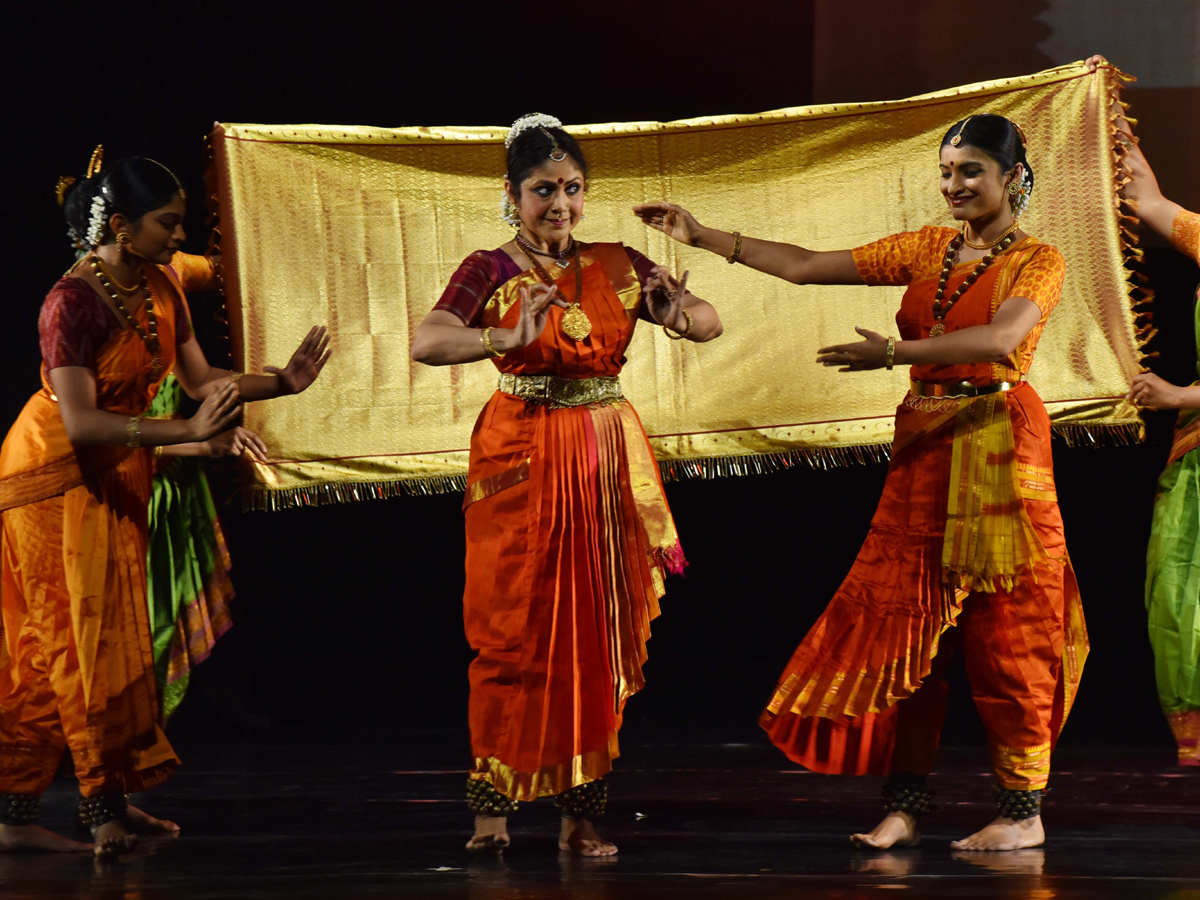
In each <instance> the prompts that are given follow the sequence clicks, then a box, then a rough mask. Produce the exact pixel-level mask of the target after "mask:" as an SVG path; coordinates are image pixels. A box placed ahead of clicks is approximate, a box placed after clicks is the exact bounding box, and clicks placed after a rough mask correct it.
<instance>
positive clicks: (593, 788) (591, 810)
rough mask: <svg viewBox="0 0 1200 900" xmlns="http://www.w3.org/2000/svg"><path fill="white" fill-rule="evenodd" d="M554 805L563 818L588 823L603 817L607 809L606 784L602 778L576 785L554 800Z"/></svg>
mask: <svg viewBox="0 0 1200 900" xmlns="http://www.w3.org/2000/svg"><path fill="white" fill-rule="evenodd" d="M554 805H555V806H557V807H558V808H559V810H560V811H561V812H562V814H563V815H564V816H569V817H570V818H572V819H587V820H589V821H591V820H593V819H597V818H599V817H600V816H602V815H604V810H605V809H606V808H607V807H608V782H607V781H605V780H604V779H603V778H599V779H597V780H596V781H589V782H587V783H586V784H580V785H576V786H575V787H573V788H571V789H570V790H569V791H563V792H562V793H561V794H559V795H558V796H557V797H555V798H554Z"/></svg>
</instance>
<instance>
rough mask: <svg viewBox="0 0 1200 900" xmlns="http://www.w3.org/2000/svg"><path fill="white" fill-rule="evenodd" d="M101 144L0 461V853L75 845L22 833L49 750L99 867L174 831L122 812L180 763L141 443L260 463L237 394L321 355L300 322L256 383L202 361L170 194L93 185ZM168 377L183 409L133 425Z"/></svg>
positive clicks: (149, 449) (192, 263)
mask: <svg viewBox="0 0 1200 900" xmlns="http://www.w3.org/2000/svg"><path fill="white" fill-rule="evenodd" d="M99 152H100V151H99V150H97V154H96V155H95V156H93V161H92V164H90V165H89V167H88V177H87V178H86V179H84V180H83V181H82V182H81V183H79V184H76V185H75V186H74V187H73V188H72V189H71V191H70V193H69V194H67V196H66V198H65V210H64V211H65V213H66V217H67V221H68V224H69V225H70V228H71V231H72V234H73V236H74V237H75V239H76V242H77V245H79V246H80V247H81V249H82V250H83V251H84V255H83V256H82V257H81V258H80V260H79V262H78V263H77V264H76V265H75V267H74V268H73V269H72V271H71V273H70V274H69V275H68V276H67V277H65V278H63V279H61V280H60V281H58V283H57V284H55V285H54V287H53V289H52V290H51V291H50V293H49V294H48V295H47V297H46V301H45V303H44V304H43V305H42V311H41V317H40V319H39V333H40V336H41V347H42V358H43V364H42V388H41V390H39V391H38V392H37V393H36V394H34V395H33V396H32V397H31V398H30V400H29V402H28V403H26V404H25V408H24V409H23V410H22V412H21V415H20V417H19V418H18V419H17V421H16V423H15V424H14V425H13V427H12V428H11V430H10V431H9V433H8V437H7V438H6V439H5V441H4V446H3V450H0V510H2V512H0V610H2V612H3V641H2V642H0V849H3V850H9V849H19V848H34V849H42V850H59V851H70V850H78V849H89V845H87V844H80V843H77V842H75V841H69V840H67V839H66V838H63V837H60V836H59V835H57V834H54V833H53V832H50V831H47V830H46V829H43V828H41V827H40V826H38V825H36V824H34V823H35V822H36V819H37V809H38V798H39V796H40V795H41V793H42V792H43V791H44V790H45V789H46V787H47V786H48V785H49V783H50V780H51V779H52V778H53V776H54V772H55V770H56V769H57V768H58V761H59V757H60V756H61V755H62V750H63V747H64V746H67V747H69V748H70V750H71V755H72V757H73V759H74V762H75V772H76V775H77V777H78V779H79V788H80V794H81V799H80V805H79V817H80V819H81V820H82V821H83V822H84V823H85V824H87V825H88V826H90V828H91V830H92V836H93V839H94V844H93V845H92V848H94V852H95V853H96V854H97V855H110V854H114V853H118V852H120V851H122V850H124V849H127V848H129V847H130V846H132V843H133V841H134V840H135V838H134V833H135V832H138V831H151V832H154V831H157V832H165V833H175V832H177V831H178V828H177V827H176V826H175V825H174V824H173V823H170V822H164V821H160V820H158V819H154V818H152V817H150V816H148V815H147V814H145V813H144V812H142V811H140V810H138V809H137V808H135V807H133V806H129V805H128V804H127V801H126V795H127V793H129V792H131V791H139V790H143V789H146V788H150V787H153V786H155V785H157V784H160V783H161V782H163V781H164V780H165V779H166V778H167V777H168V776H169V774H170V773H171V771H172V770H173V769H174V768H175V766H177V765H178V763H179V760H178V759H177V758H176V756H175V752H174V750H172V749H171V745H170V744H169V743H168V742H167V740H166V737H165V736H164V735H163V733H162V729H161V728H160V727H159V721H158V716H159V703H158V698H157V696H156V690H155V673H154V658H153V653H152V647H151V640H150V629H149V623H148V621H147V600H146V541H147V504H148V502H149V499H150V485H151V479H152V477H153V461H154V454H153V449H154V448H155V447H159V446H165V445H171V444H182V443H187V442H192V441H203V440H209V441H211V442H213V443H216V444H219V445H220V447H221V451H220V452H222V453H238V452H241V450H242V449H243V448H245V449H247V450H249V451H250V452H259V453H261V452H263V450H264V448H263V447H262V444H261V441H259V440H258V438H257V437H256V436H254V435H252V434H250V433H249V432H246V431H244V430H243V429H241V428H231V425H232V423H233V420H234V418H235V417H236V416H237V415H238V412H239V410H240V408H241V402H242V401H245V400H262V399H267V398H270V397H278V396H283V395H286V394H292V393H297V392H299V391H303V390H304V389H305V388H307V387H308V386H309V385H310V384H312V382H313V380H314V379H315V378H316V377H317V375H318V374H319V372H320V371H321V368H322V366H323V365H324V364H325V360H326V359H327V358H328V351H327V345H328V340H327V339H326V338H325V335H324V329H313V330H312V331H311V332H310V333H309V335H308V336H307V337H306V338H305V339H304V341H303V342H302V343H301V345H300V347H299V349H298V350H297V351H296V353H295V354H294V355H293V356H292V359H291V361H290V362H289V363H288V366H287V368H285V369H271V370H269V371H271V372H273V373H274V374H271V375H247V376H245V377H243V378H241V379H240V381H239V380H238V379H237V378H236V377H231V375H232V373H230V372H228V371H225V370H223V369H215V368H213V367H211V366H209V365H208V363H207V361H206V360H205V359H204V354H203V352H202V351H201V350H200V347H199V345H198V344H197V342H196V340H195V338H194V336H193V335H192V333H191V328H190V326H189V324H188V318H187V311H186V309H187V308H186V301H185V299H184V293H183V285H185V284H196V283H197V282H198V281H203V280H204V279H205V277H208V278H211V277H212V266H213V264H212V262H210V261H208V260H204V259H200V258H197V257H186V256H177V255H176V251H178V249H179V246H180V244H181V243H182V242H183V239H184V233H183V224H182V223H183V215H184V192H183V189H182V188H181V187H180V185H179V182H178V180H177V179H176V178H175V176H174V175H173V174H172V173H171V172H170V171H169V170H168V169H167V168H166V167H164V166H162V165H161V164H159V163H157V162H155V161H153V160H149V159H143V158H140V157H133V158H130V159H125V160H121V161H120V162H118V163H117V164H116V165H115V166H114V167H112V168H111V169H110V170H108V171H105V172H103V173H102V172H101V171H100V161H99V160H100V157H99ZM173 257H174V258H175V262H174V265H175V267H176V268H174V269H173V268H172V267H171V264H172V258H173ZM180 273H182V274H180ZM172 371H174V372H175V374H176V376H177V377H178V378H179V381H180V383H181V384H182V385H183V387H184V389H185V390H186V391H187V392H188V393H189V394H190V395H191V396H192V397H194V398H196V399H198V400H201V401H202V402H201V405H200V408H199V410H198V411H197V412H196V414H195V415H194V416H192V417H191V418H190V419H179V420H151V419H145V418H144V416H145V413H146V411H147V409H148V408H149V406H150V402H151V400H152V399H153V397H154V394H155V392H156V391H157V389H158V386H159V385H160V384H161V382H162V380H163V379H164V378H166V376H167V375H168V374H170V373H171V372H172Z"/></svg>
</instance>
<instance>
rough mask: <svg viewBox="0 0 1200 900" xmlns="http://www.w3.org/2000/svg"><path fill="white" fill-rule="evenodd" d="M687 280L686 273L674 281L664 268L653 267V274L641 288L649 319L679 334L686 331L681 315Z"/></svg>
mask: <svg viewBox="0 0 1200 900" xmlns="http://www.w3.org/2000/svg"><path fill="white" fill-rule="evenodd" d="M687 280H688V273H687V272H684V273H683V277H682V278H680V279H679V280H678V281H676V280H675V278H674V277H673V276H672V275H671V272H670V270H669V269H667V267H666V266H655V267H654V271H653V274H652V275H651V276H650V278H648V279H647V280H646V286H645V287H644V288H642V293H643V294H645V296H646V309H647V311H648V312H649V313H650V318H652V319H653V320H654V321H655V322H657V323H658V324H659V325H665V326H666V327H667V328H670V329H671V330H672V331H674V332H676V333H680V334H681V333H683V332H684V331H685V330H686V329H687V319H686V318H685V317H684V315H683V298H684V297H685V296H687Z"/></svg>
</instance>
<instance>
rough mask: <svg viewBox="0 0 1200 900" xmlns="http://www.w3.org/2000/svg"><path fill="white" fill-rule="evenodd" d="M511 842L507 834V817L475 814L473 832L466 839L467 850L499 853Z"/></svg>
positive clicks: (477, 852)
mask: <svg viewBox="0 0 1200 900" xmlns="http://www.w3.org/2000/svg"><path fill="white" fill-rule="evenodd" d="M511 843H512V840H511V838H509V836H508V819H507V818H505V817H504V816H476V817H475V834H473V835H472V836H471V839H470V840H469V841H467V852H468V853H475V854H481V855H486V854H497V855H498V854H501V853H503V852H504V851H505V850H506V849H508V846H509V844H511Z"/></svg>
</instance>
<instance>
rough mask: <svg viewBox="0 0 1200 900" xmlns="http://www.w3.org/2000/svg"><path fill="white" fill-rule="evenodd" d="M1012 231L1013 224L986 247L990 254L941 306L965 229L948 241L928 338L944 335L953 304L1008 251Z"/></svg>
mask: <svg viewBox="0 0 1200 900" xmlns="http://www.w3.org/2000/svg"><path fill="white" fill-rule="evenodd" d="M1014 231H1016V224H1015V223H1014V224H1013V227H1012V228H1010V229H1009V230H1008V231H1006V232H1005V233H1004V234H1002V235H1001V236H1000V237H999V238H998V239H997V240H996V242H995V243H994V244H989V245H988V246H990V247H991V252H990V253H988V255H987V256H985V257H984V258H983V259H981V260H979V265H977V266H976V267H975V269H974V271H972V272H971V273H970V274H969V275H967V277H966V278H965V279H963V283H962V284H960V285H959V286H958V288H957V289H955V291H954V293H953V294H951V295H950V300H949V302H947V303H946V305H945V306H943V305H942V299H943V298H944V297H945V295H946V282H947V280H949V278H950V270H951V269H953V268H954V258H955V257H956V256H957V255H958V251H959V249H960V248H961V247H962V245H963V244H964V243H965V242H966V240H967V237H966V231H965V229H964V230H963V231H960V232H959V233H958V234H956V235H955V236H954V239H953V240H952V241H950V246H948V247H947V248H946V258H945V259H943V260H942V277H941V279H940V280H939V281H938V286H937V293H936V294H935V295H934V298H933V327H932V328H930V329H929V336H930V337H937V336H938V335H939V334H944V333H945V332H946V314H947V313H949V312H950V310H951V309H953V308H954V304H955V303H957V302H958V301H959V298H960V297H962V295H963V294H965V293H966V292H967V288H969V287H970V286H971V285H973V284H974V283H975V282H976V281H977V280H978V278H979V276H980V275H982V274H983V273H984V271H985V270H986V269H987V267H988V266H990V265H991V264H992V261H993V260H994V259H995V258H996V257H997V256H999V255H1000V254H1001V253H1003V252H1004V251H1005V250H1007V249H1008V247H1009V245H1010V244H1012V242H1013V232H1014ZM976 249H977V250H982V249H983V248H982V247H976Z"/></svg>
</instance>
